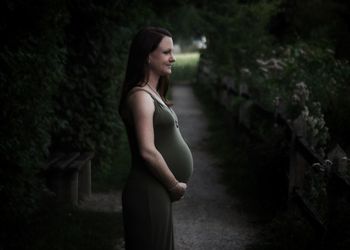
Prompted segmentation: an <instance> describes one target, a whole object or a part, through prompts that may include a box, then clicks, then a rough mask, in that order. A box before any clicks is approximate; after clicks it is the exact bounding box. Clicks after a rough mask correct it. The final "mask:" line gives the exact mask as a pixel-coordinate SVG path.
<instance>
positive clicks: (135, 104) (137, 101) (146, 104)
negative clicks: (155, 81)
mask: <svg viewBox="0 0 350 250" xmlns="http://www.w3.org/2000/svg"><path fill="white" fill-rule="evenodd" d="M127 105H128V107H129V108H130V109H131V110H132V111H133V112H135V111H136V112H147V113H148V112H153V111H154V102H153V99H152V97H151V96H150V95H149V93H148V92H147V91H145V90H144V88H142V87H134V88H132V89H131V90H130V94H129V95H128V98H127Z"/></svg>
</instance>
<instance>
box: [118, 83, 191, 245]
mask: <svg viewBox="0 0 350 250" xmlns="http://www.w3.org/2000/svg"><path fill="white" fill-rule="evenodd" d="M134 90H136V91H145V92H147V93H148V94H149V95H150V96H151V97H152V99H153V101H154V105H155V112H154V116H153V126H154V143H155V146H156V148H157V150H158V151H159V152H160V153H161V154H162V156H163V158H164V159H165V161H166V163H167V165H168V167H169V168H170V170H171V171H172V173H173V174H174V175H175V177H176V179H177V180H178V181H180V182H186V183H187V182H188V180H189V178H190V176H191V175H192V171H193V160H192V154H191V151H190V149H189V148H188V146H187V144H186V142H185V141H184V139H183V138H182V136H181V133H180V130H179V126H178V120H177V116H176V114H175V113H174V111H173V110H172V109H171V108H170V107H168V106H166V105H164V104H163V103H161V102H159V101H158V100H157V99H156V98H155V97H154V96H153V95H152V94H151V93H150V92H148V91H147V90H145V89H133V90H132V91H131V92H130V93H133V92H134ZM129 95H130V94H129ZM126 129H127V133H128V139H129V144H130V149H131V156H132V166H131V169H130V173H129V176H128V179H127V182H126V184H125V186H124V189H123V193H122V205H123V222H124V239H125V249H126V250H173V249H174V234H173V220H172V201H171V199H170V196H169V193H168V191H167V190H166V188H165V186H163V185H162V184H161V182H160V181H159V180H158V179H157V178H156V177H155V176H154V175H153V174H152V173H151V172H150V170H149V167H148V166H147V164H146V163H145V161H144V160H143V159H142V158H141V156H140V150H139V148H138V144H137V138H136V135H135V129H134V127H133V126H132V125H131V124H128V122H126Z"/></svg>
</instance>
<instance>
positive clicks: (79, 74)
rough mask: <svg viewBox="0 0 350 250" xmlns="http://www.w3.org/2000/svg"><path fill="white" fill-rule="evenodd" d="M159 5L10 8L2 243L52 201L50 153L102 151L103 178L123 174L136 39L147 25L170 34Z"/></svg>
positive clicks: (0, 190) (18, 0) (4, 75)
mask: <svg viewBox="0 0 350 250" xmlns="http://www.w3.org/2000/svg"><path fill="white" fill-rule="evenodd" d="M154 3H156V1H148V2H139V1H124V0H122V1H110V0H103V1H98V2H97V1H92V0H88V1H80V0H69V1H64V2H62V1H59V0H53V1H44V0H33V1H30V2H27V1H23V0H14V1H10V0H5V1H2V2H1V4H0V16H1V17H0V18H1V21H2V23H1V26H0V31H1V33H2V34H3V35H2V39H1V41H0V44H1V46H0V47H1V48H0V64H1V70H0V87H1V91H0V98H1V101H2V111H1V115H0V116H1V120H2V121H3V122H2V124H1V135H0V138H1V146H0V155H1V159H2V164H1V168H0V196H1V201H0V204H1V205H0V213H1V215H2V216H1V219H0V224H1V230H0V231H1V235H0V242H4V241H5V242H6V241H7V240H8V241H10V240H11V239H10V238H9V237H8V236H9V232H7V233H6V230H4V228H6V227H7V226H8V225H13V226H15V225H18V223H22V224H25V223H29V221H30V218H32V215H33V214H34V213H35V212H36V211H38V209H40V207H41V206H42V205H43V204H44V203H42V202H45V201H46V200H45V199H44V198H45V197H46V196H47V195H48V194H49V192H48V191H47V190H46V187H45V185H44V183H43V182H44V178H43V175H42V174H43V173H42V167H43V165H44V164H45V162H46V161H47V158H48V157H49V155H50V154H52V153H54V152H56V151H72V150H74V151H76V150H77V151H95V155H96V157H95V159H94V162H93V167H94V169H93V173H98V174H97V175H99V176H103V175H105V176H106V175H109V174H110V173H111V171H110V169H111V167H112V165H114V166H113V167H123V166H120V165H117V164H119V162H117V160H116V159H117V157H116V155H117V154H116V151H117V150H119V147H118V144H119V143H121V142H122V141H120V138H121V131H122V130H121V122H120V119H119V117H118V114H117V105H118V98H119V89H120V85H121V83H122V80H123V72H124V67H125V64H126V57H127V50H128V47H129V44H130V40H131V36H132V35H133V34H134V33H135V32H136V30H138V29H139V28H140V27H141V26H145V25H155V26H156V25H159V26H165V27H167V25H168V26H169V24H168V21H166V20H165V18H163V19H162V18H159V17H157V16H156V13H155V11H154V10H153V9H152V6H153V5H154ZM159 8H160V9H159V10H160V11H163V10H164V9H162V8H165V6H164V5H163V4H160V5H159ZM123 143H125V141H124V142H123ZM101 178H102V177H101ZM106 178H107V177H106ZM120 181H122V180H120ZM7 243H8V242H7ZM0 248H2V246H1V245H0Z"/></svg>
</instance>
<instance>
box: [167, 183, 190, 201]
mask: <svg viewBox="0 0 350 250" xmlns="http://www.w3.org/2000/svg"><path fill="white" fill-rule="evenodd" d="M186 189H187V184H186V183H184V182H178V183H177V184H176V185H175V186H174V187H173V188H172V189H171V190H170V191H169V192H170V199H171V201H173V202H174V201H178V200H180V199H181V198H183V196H184V195H185V192H186Z"/></svg>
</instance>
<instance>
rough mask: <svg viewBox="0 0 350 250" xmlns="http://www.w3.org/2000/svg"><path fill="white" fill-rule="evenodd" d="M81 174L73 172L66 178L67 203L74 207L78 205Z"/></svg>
mask: <svg viewBox="0 0 350 250" xmlns="http://www.w3.org/2000/svg"><path fill="white" fill-rule="evenodd" d="M78 179H79V173H78V171H73V172H70V173H68V176H67V178H66V194H65V201H67V202H69V203H70V204H71V205H73V206H77V205H78V186H79V180H78Z"/></svg>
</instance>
